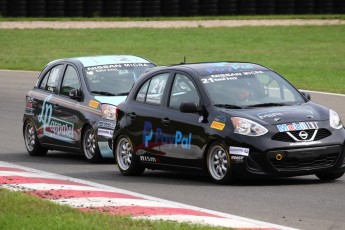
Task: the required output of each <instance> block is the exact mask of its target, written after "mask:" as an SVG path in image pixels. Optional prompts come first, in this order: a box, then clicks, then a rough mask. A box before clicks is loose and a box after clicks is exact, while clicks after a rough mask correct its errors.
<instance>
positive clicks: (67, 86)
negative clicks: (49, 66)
mask: <svg viewBox="0 0 345 230" xmlns="http://www.w3.org/2000/svg"><path fill="white" fill-rule="evenodd" d="M72 89H80V82H79V77H78V73H77V71H76V70H75V69H74V68H73V67H72V66H70V65H69V66H67V68H66V72H65V75H64V78H63V81H62V85H61V90H60V93H61V94H62V95H66V96H68V95H69V91H71V90H72Z"/></svg>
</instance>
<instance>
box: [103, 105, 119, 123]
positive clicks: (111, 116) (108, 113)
mask: <svg viewBox="0 0 345 230" xmlns="http://www.w3.org/2000/svg"><path fill="white" fill-rule="evenodd" d="M101 108H102V118H105V119H108V120H113V121H116V118H117V107H116V106H114V105H108V104H102V106H101Z"/></svg>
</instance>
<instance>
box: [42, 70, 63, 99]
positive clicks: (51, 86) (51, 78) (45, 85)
mask: <svg viewBox="0 0 345 230" xmlns="http://www.w3.org/2000/svg"><path fill="white" fill-rule="evenodd" d="M62 69H63V65H57V66H55V67H53V68H52V69H51V70H50V71H49V72H47V73H46V74H45V76H44V77H43V80H42V81H41V84H40V86H39V88H40V89H43V90H48V91H50V92H53V93H57V90H58V84H59V80H60V76H61V71H62Z"/></svg>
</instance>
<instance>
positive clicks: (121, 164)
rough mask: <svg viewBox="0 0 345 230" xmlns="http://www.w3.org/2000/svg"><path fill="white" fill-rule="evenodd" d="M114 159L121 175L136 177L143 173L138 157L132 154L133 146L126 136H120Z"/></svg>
mask: <svg viewBox="0 0 345 230" xmlns="http://www.w3.org/2000/svg"><path fill="white" fill-rule="evenodd" d="M115 157H116V162H117V166H118V168H119V170H120V172H121V173H122V175H125V176H138V175H141V174H142V173H143V172H144V171H145V168H144V167H143V166H142V165H141V164H140V162H139V159H138V157H137V156H136V155H135V154H134V153H133V144H132V142H131V140H130V139H129V138H128V137H127V136H126V135H122V136H120V137H119V139H118V140H117V142H116V150H115Z"/></svg>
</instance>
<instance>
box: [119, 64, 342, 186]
mask: <svg viewBox="0 0 345 230" xmlns="http://www.w3.org/2000/svg"><path fill="white" fill-rule="evenodd" d="M309 98H310V96H309V95H308V94H307V93H305V92H300V91H299V90H297V89H296V88H295V87H294V86H292V85H291V84H290V83H289V82H288V81H287V80H286V79H284V78H283V77H282V76H280V75H279V74H278V73H276V72H275V71H273V70H272V69H270V68H267V67H265V66H262V65H259V64H255V63H241V62H209V63H195V64H181V65H175V66H168V67H157V68H154V69H153V70H152V71H149V72H148V73H146V74H144V76H142V78H140V79H139V80H138V81H137V82H136V83H135V85H134V87H133V89H132V90H131V92H130V94H129V96H128V98H127V99H126V100H125V101H124V102H122V103H120V104H119V105H118V107H117V121H116V126H115V132H114V135H113V143H114V145H113V154H114V156H115V158H116V160H117V164H118V168H119V170H120V171H121V173H122V174H124V175H139V174H141V173H143V172H144V170H145V169H146V168H147V169H161V170H176V171H186V172H187V171H193V172H200V173H207V174H208V175H209V176H210V178H211V179H212V180H213V181H214V182H216V183H221V184H223V183H228V182H230V181H231V180H232V179H234V178H240V177H242V176H275V177H284V176H300V175H311V174H315V175H316V176H317V177H318V178H320V179H322V180H335V179H337V178H339V177H341V176H342V175H343V174H344V171H345V160H344V155H345V147H344V146H345V144H344V142H345V129H344V126H343V124H342V123H341V120H340V118H339V116H338V114H337V113H336V112H335V111H333V110H331V109H328V108H326V107H324V106H321V105H319V104H316V103H314V102H311V101H310V100H309Z"/></svg>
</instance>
